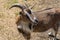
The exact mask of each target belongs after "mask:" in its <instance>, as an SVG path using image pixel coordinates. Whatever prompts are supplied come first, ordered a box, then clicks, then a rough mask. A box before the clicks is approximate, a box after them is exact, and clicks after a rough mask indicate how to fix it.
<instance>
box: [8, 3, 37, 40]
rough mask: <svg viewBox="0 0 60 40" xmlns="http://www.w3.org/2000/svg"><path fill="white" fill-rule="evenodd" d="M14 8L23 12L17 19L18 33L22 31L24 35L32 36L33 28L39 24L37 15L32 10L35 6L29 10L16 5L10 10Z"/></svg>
mask: <svg viewBox="0 0 60 40" xmlns="http://www.w3.org/2000/svg"><path fill="white" fill-rule="evenodd" d="M13 7H18V8H20V9H21V12H19V16H18V17H16V24H17V26H18V31H20V32H21V33H23V34H24V35H27V36H28V35H30V33H31V27H32V28H33V25H34V24H37V23H38V20H37V18H36V17H35V15H34V14H33V13H32V11H31V8H32V7H33V6H31V7H30V8H28V7H26V6H24V5H21V4H14V5H12V6H11V7H10V8H9V9H11V8H13ZM32 24H33V25H32ZM31 25H32V26H31ZM29 28H30V29H29ZM28 39H29V37H28V38H27V40H28Z"/></svg>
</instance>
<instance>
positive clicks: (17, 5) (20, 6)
mask: <svg viewBox="0 0 60 40" xmlns="http://www.w3.org/2000/svg"><path fill="white" fill-rule="evenodd" d="M13 7H18V8H21V9H22V10H23V9H25V8H26V7H25V6H24V5H21V4H14V5H12V6H11V7H10V8H9V9H11V8H13Z"/></svg>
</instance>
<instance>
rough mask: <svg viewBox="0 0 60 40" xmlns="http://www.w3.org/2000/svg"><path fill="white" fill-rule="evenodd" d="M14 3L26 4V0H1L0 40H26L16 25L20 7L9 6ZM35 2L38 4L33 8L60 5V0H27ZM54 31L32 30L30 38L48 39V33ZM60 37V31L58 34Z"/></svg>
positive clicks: (31, 3) (35, 39) (28, 3)
mask: <svg viewBox="0 0 60 40" xmlns="http://www.w3.org/2000/svg"><path fill="white" fill-rule="evenodd" d="M14 3H20V4H24V0H0V40H25V39H24V37H23V35H22V34H21V33H20V32H18V30H17V25H16V23H15V22H16V19H15V18H16V16H18V13H19V11H20V9H19V8H12V9H9V7H10V6H11V5H12V4H14ZM34 3H36V5H35V6H34V8H33V9H32V10H33V11H36V10H43V9H45V8H49V7H52V8H53V7H60V0H27V5H29V6H32V5H33V4H34ZM50 31H52V32H54V31H53V29H52V28H51V29H49V30H47V31H46V32H32V33H31V39H30V40H48V39H49V38H48V33H49V32H50ZM57 37H58V38H60V31H59V32H58V35H57Z"/></svg>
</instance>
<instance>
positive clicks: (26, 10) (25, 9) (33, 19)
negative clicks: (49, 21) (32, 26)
mask: <svg viewBox="0 0 60 40" xmlns="http://www.w3.org/2000/svg"><path fill="white" fill-rule="evenodd" d="M13 7H18V8H20V9H21V10H22V11H21V12H20V15H21V16H24V17H26V18H27V19H28V20H29V21H31V22H33V23H37V22H38V20H37V18H36V16H35V15H34V14H33V13H32V11H31V8H32V7H33V6H32V7H30V8H28V7H26V6H24V5H20V4H14V5H12V6H11V7H10V9H11V8H13Z"/></svg>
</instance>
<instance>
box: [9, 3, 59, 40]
mask: <svg viewBox="0 0 60 40" xmlns="http://www.w3.org/2000/svg"><path fill="white" fill-rule="evenodd" d="M13 7H19V8H21V9H22V11H21V12H20V13H19V14H20V16H19V17H18V21H17V22H16V24H17V26H18V30H19V31H20V32H23V33H25V34H28V35H30V33H31V30H30V29H29V25H32V24H37V23H38V24H37V25H32V27H34V30H33V31H38V30H39V31H41V32H43V31H46V30H47V29H49V28H51V27H53V29H54V31H55V38H56V35H57V32H58V28H59V27H58V25H59V21H60V19H59V18H60V11H59V9H54V8H52V9H47V11H42V12H41V11H40V12H31V8H32V7H31V8H27V7H25V6H24V5H19V4H15V5H13V6H12V7H10V9H11V8H13ZM33 13H34V14H33ZM35 15H36V16H35ZM37 19H38V20H37ZM37 29H38V30H37ZM29 38H30V37H29ZM29 38H28V39H29Z"/></svg>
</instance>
